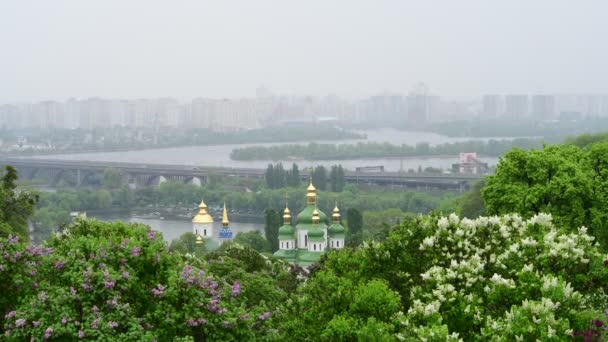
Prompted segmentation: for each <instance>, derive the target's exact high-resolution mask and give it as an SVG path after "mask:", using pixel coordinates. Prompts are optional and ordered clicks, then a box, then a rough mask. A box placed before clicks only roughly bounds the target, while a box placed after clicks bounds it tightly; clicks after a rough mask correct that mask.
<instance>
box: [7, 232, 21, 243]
mask: <svg viewBox="0 0 608 342" xmlns="http://www.w3.org/2000/svg"><path fill="white" fill-rule="evenodd" d="M17 242H19V236H17V235H15V236H13V234H8V244H9V245H14V244H16V243H17Z"/></svg>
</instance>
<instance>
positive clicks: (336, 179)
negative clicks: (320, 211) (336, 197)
mask: <svg viewBox="0 0 608 342" xmlns="http://www.w3.org/2000/svg"><path fill="white" fill-rule="evenodd" d="M344 184H345V180H344V169H342V165H333V166H332V167H331V170H330V171H329V185H330V189H331V191H333V192H342V191H343V190H344Z"/></svg>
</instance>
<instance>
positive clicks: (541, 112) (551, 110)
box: [532, 95, 556, 120]
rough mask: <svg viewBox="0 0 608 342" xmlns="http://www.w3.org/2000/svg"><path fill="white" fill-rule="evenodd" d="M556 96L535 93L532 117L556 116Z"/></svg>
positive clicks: (546, 118)
mask: <svg viewBox="0 0 608 342" xmlns="http://www.w3.org/2000/svg"><path fill="white" fill-rule="evenodd" d="M555 113H556V112H555V96H553V95H534V96H533V97H532V117H533V118H535V119H538V120H552V119H554V118H555Z"/></svg>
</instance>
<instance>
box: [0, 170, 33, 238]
mask: <svg viewBox="0 0 608 342" xmlns="http://www.w3.org/2000/svg"><path fill="white" fill-rule="evenodd" d="M38 199H39V196H38V195H37V194H35V193H33V192H31V191H28V190H23V189H17V170H15V168H14V167H12V166H7V167H6V168H5V171H4V174H3V175H2V177H1V178H0V223H3V224H6V225H5V226H3V228H1V229H0V234H2V236H4V237H6V236H8V234H16V235H19V236H21V237H22V238H23V239H28V236H29V235H28V229H27V220H28V218H29V217H30V216H32V213H33V212H34V206H35V205H36V203H38ZM9 227H10V228H9Z"/></svg>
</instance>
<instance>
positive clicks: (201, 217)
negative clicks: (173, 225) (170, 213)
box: [192, 200, 213, 223]
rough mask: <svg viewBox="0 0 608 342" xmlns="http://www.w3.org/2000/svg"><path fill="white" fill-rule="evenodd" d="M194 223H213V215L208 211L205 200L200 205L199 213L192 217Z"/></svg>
mask: <svg viewBox="0 0 608 342" xmlns="http://www.w3.org/2000/svg"><path fill="white" fill-rule="evenodd" d="M192 223H213V217H211V215H209V213H208V212H207V205H206V204H205V201H202V200H201V204H199V205H198V214H196V216H194V218H192Z"/></svg>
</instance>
